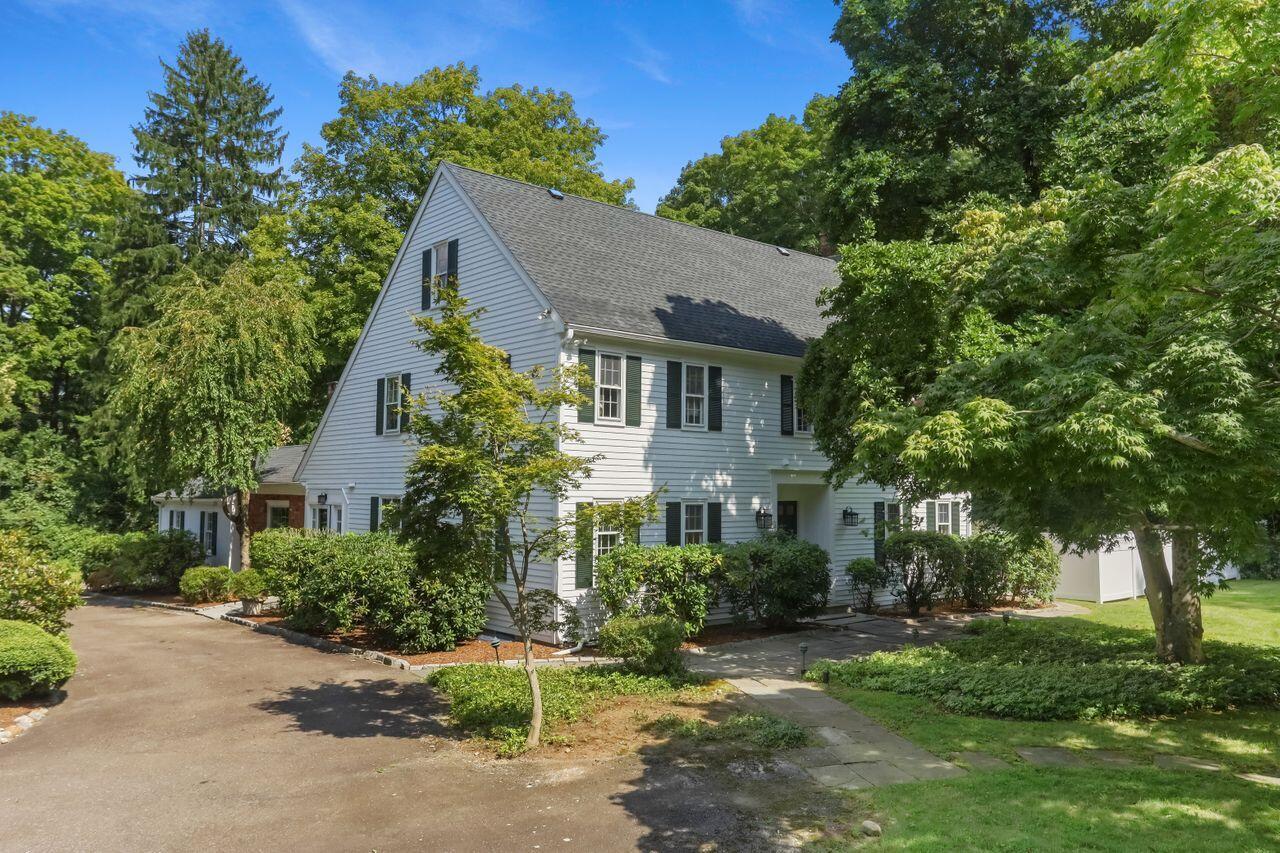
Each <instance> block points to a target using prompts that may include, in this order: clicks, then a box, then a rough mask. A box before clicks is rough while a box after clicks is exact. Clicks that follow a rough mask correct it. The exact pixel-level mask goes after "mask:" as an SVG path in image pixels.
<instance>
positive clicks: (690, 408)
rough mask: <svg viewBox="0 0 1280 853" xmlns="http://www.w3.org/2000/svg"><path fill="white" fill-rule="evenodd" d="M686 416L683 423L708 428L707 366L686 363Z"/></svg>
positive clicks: (695, 427) (686, 425) (697, 427)
mask: <svg viewBox="0 0 1280 853" xmlns="http://www.w3.org/2000/svg"><path fill="white" fill-rule="evenodd" d="M682 409H683V410H684V416H683V418H682V419H681V423H683V425H684V426H685V427H691V428H693V429H706V428H707V366H706V365H705V364H689V363H688V362H685V365H684V402H683V405H682Z"/></svg>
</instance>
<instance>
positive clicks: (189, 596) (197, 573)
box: [178, 566, 232, 604]
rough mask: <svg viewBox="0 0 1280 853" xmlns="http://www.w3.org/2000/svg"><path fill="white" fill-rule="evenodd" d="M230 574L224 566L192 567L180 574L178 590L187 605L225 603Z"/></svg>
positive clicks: (228, 592)
mask: <svg viewBox="0 0 1280 853" xmlns="http://www.w3.org/2000/svg"><path fill="white" fill-rule="evenodd" d="M231 578H232V572H231V570H230V569H228V568H227V567H226V566H193V567H192V568H190V569H187V570H186V571H185V572H183V573H182V579H181V580H180V581H178V590H179V591H180V592H181V593H182V598H183V600H185V601H186V602H188V603H189V604H203V603H204V602H207V601H226V600H227V596H228V595H229V594H230V592H231Z"/></svg>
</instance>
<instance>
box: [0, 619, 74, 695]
mask: <svg viewBox="0 0 1280 853" xmlns="http://www.w3.org/2000/svg"><path fill="white" fill-rule="evenodd" d="M75 671H76V656H75V654H74V653H73V652H72V651H71V646H69V645H67V641H66V640H64V639H62V638H61V637H55V636H54V635H53V634H50V633H49V632H48V631H45V630H43V629H41V628H39V627H37V626H36V625H32V624H31V623H30V622H17V621H13V620H8V619H0V699H7V700H10V701H13V700H16V699H21V698H23V697H24V696H41V695H44V694H46V693H48V692H49V691H50V690H53V689H54V688H56V687H61V686H62V685H63V684H64V683H65V682H66V680H67V679H68V678H70V677H71V676H72V675H73V674H74V673H75Z"/></svg>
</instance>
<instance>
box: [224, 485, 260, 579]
mask: <svg viewBox="0 0 1280 853" xmlns="http://www.w3.org/2000/svg"><path fill="white" fill-rule="evenodd" d="M233 500H234V503H233ZM233 500H228V499H227V498H223V499H222V511H223V513H225V514H226V516H227V520H228V521H230V522H231V527H232V529H233V530H235V532H236V534H237V535H238V536H239V537H240V568H241V570H244V569H247V568H249V543H250V541H251V540H252V538H253V534H252V533H250V531H249V493H248V492H247V491H243V490H242V491H239V492H237V493H236V495H235V497H234V499H233ZM233 507H234V508H233Z"/></svg>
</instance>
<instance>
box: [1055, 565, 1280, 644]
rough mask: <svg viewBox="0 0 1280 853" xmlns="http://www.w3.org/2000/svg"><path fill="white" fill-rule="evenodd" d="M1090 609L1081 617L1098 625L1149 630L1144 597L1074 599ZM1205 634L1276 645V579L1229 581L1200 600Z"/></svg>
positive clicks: (1279, 628) (1279, 624)
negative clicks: (1096, 601) (1102, 601)
mask: <svg viewBox="0 0 1280 853" xmlns="http://www.w3.org/2000/svg"><path fill="white" fill-rule="evenodd" d="M1072 603H1073V604H1079V605H1081V606H1083V607H1088V608H1090V611H1091V612H1090V613H1089V615H1088V616H1086V617H1083V618H1085V619H1088V620H1089V621H1091V622H1097V623H1098V624H1100V625H1112V626H1114V627H1117V628H1137V629H1141V630H1143V631H1150V630H1151V612H1150V611H1149V610H1147V600H1146V599H1145V598H1138V599H1134V600H1133V601H1113V602H1110V603H1109V604H1094V603H1092V602H1088V601H1074V602H1072ZM1203 606H1204V630H1205V636H1206V637H1209V638H1212V639H1214V640H1218V641H1220V642H1224V643H1248V644H1251V645H1255V646H1280V581H1272V580H1240V581H1231V582H1230V583H1229V584H1228V586H1227V588H1226V589H1220V590H1218V591H1217V592H1215V593H1214V594H1213V595H1211V596H1209V597H1208V598H1206V599H1204V605H1203Z"/></svg>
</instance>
